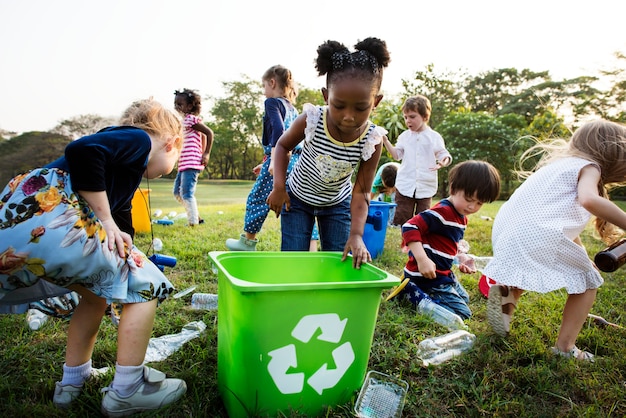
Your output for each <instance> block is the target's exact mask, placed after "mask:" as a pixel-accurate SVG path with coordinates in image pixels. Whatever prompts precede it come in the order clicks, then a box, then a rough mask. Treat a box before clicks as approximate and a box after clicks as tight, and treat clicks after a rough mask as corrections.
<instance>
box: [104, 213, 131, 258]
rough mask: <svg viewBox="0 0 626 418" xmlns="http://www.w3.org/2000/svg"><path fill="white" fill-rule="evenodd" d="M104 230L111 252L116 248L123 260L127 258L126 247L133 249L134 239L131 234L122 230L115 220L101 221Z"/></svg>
mask: <svg viewBox="0 0 626 418" xmlns="http://www.w3.org/2000/svg"><path fill="white" fill-rule="evenodd" d="M100 223H101V224H102V228H104V232H106V234H107V238H108V240H109V251H113V249H114V248H117V253H118V254H119V256H120V257H121V258H125V257H126V252H125V246H124V245H126V247H127V248H128V249H129V250H130V249H131V248H133V239H132V238H131V236H130V235H129V234H127V233H126V232H124V231H122V230H120V228H119V227H118V226H117V224H116V223H115V221H114V220H113V219H109V220H106V221H101V222H100Z"/></svg>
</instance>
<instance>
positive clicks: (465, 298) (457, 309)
mask: <svg viewBox="0 0 626 418" xmlns="http://www.w3.org/2000/svg"><path fill="white" fill-rule="evenodd" d="M423 290H424V292H425V293H427V294H428V296H430V298H431V299H432V300H433V301H434V302H435V303H437V304H438V305H441V306H443V307H444V308H446V309H448V310H449V311H452V312H454V313H455V314H457V315H458V316H460V317H461V318H463V319H468V318H469V317H471V316H472V311H471V310H470V308H469V306H468V303H469V295H468V294H467V291H466V290H465V288H464V287H463V285H461V283H459V282H458V281H455V282H454V283H453V284H442V285H439V286H435V287H431V288H429V289H423Z"/></svg>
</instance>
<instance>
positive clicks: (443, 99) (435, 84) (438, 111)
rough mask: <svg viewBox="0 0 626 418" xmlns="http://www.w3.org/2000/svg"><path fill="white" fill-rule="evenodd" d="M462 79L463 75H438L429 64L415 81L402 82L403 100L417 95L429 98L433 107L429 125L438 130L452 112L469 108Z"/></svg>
mask: <svg viewBox="0 0 626 418" xmlns="http://www.w3.org/2000/svg"><path fill="white" fill-rule="evenodd" d="M462 77H463V75H462V73H455V72H445V73H437V72H435V66H434V64H429V65H428V66H426V70H425V71H417V72H416V73H415V78H414V79H413V80H402V86H403V87H404V90H405V93H404V94H403V95H402V97H401V99H402V101H404V99H406V98H407V97H409V96H413V95H415V94H421V95H423V96H426V97H428V99H429V100H430V104H431V106H432V112H431V116H430V121H429V122H428V124H429V125H430V127H431V128H433V129H435V130H437V129H436V128H437V126H438V125H439V124H440V123H441V122H442V121H443V120H444V119H445V118H446V117H447V116H448V114H449V113H450V112H453V111H457V110H459V109H462V108H464V107H466V106H467V105H466V102H465V100H464V98H463V94H462V91H463V86H462V85H461V80H462ZM400 106H402V105H401V104H400Z"/></svg>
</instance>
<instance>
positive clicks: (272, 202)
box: [266, 189, 291, 218]
mask: <svg viewBox="0 0 626 418" xmlns="http://www.w3.org/2000/svg"><path fill="white" fill-rule="evenodd" d="M266 202H267V204H268V205H269V207H270V209H271V210H273V211H274V213H275V214H276V217H277V218H278V217H279V216H280V211H281V210H282V209H283V205H284V206H285V210H286V211H289V209H290V208H291V201H290V200H289V194H287V191H286V190H285V189H283V190H277V189H273V190H272V191H271V193H270V195H269V196H268V197H267V200H266Z"/></svg>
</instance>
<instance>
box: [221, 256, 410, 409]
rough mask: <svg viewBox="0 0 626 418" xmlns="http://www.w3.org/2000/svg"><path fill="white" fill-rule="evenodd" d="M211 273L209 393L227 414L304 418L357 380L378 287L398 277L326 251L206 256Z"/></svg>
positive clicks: (351, 390) (337, 399)
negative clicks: (214, 280) (214, 281)
mask: <svg viewBox="0 0 626 418" xmlns="http://www.w3.org/2000/svg"><path fill="white" fill-rule="evenodd" d="M209 257H210V258H211V260H212V261H213V263H214V264H215V266H216V267H217V269H218V294H219V304H218V340H217V351H218V357H217V366H218V376H217V378H218V386H219V390H220V393H221V395H222V399H223V401H224V405H225V406H226V410H227V411H228V414H229V416H230V417H233V418H235V417H237V418H239V417H246V416H276V415H278V414H279V413H284V414H286V415H287V416H289V413H290V411H298V412H299V413H302V414H306V415H309V416H317V415H319V414H322V413H323V411H324V409H325V408H326V407H327V406H331V407H332V406H337V405H341V404H344V403H346V402H348V401H350V399H351V398H352V397H353V396H354V395H355V391H358V390H359V389H360V387H361V385H362V384H363V380H364V379H365V373H366V371H367V364H368V360H369V353H370V348H371V345H372V338H373V335H374V327H375V325H376V317H377V315H378V308H379V306H380V301H381V299H382V298H381V294H382V290H383V289H385V288H391V287H393V286H395V285H398V284H399V283H400V279H399V278H397V277H395V276H392V275H390V274H389V273H387V272H385V271H383V270H381V269H378V268H376V267H375V266H373V265H371V264H365V265H362V266H361V269H359V270H356V269H354V268H353V267H352V262H351V260H350V259H348V260H346V261H345V262H342V261H341V253H334V252H333V253H331V252H221V251H214V252H210V253H209Z"/></svg>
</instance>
